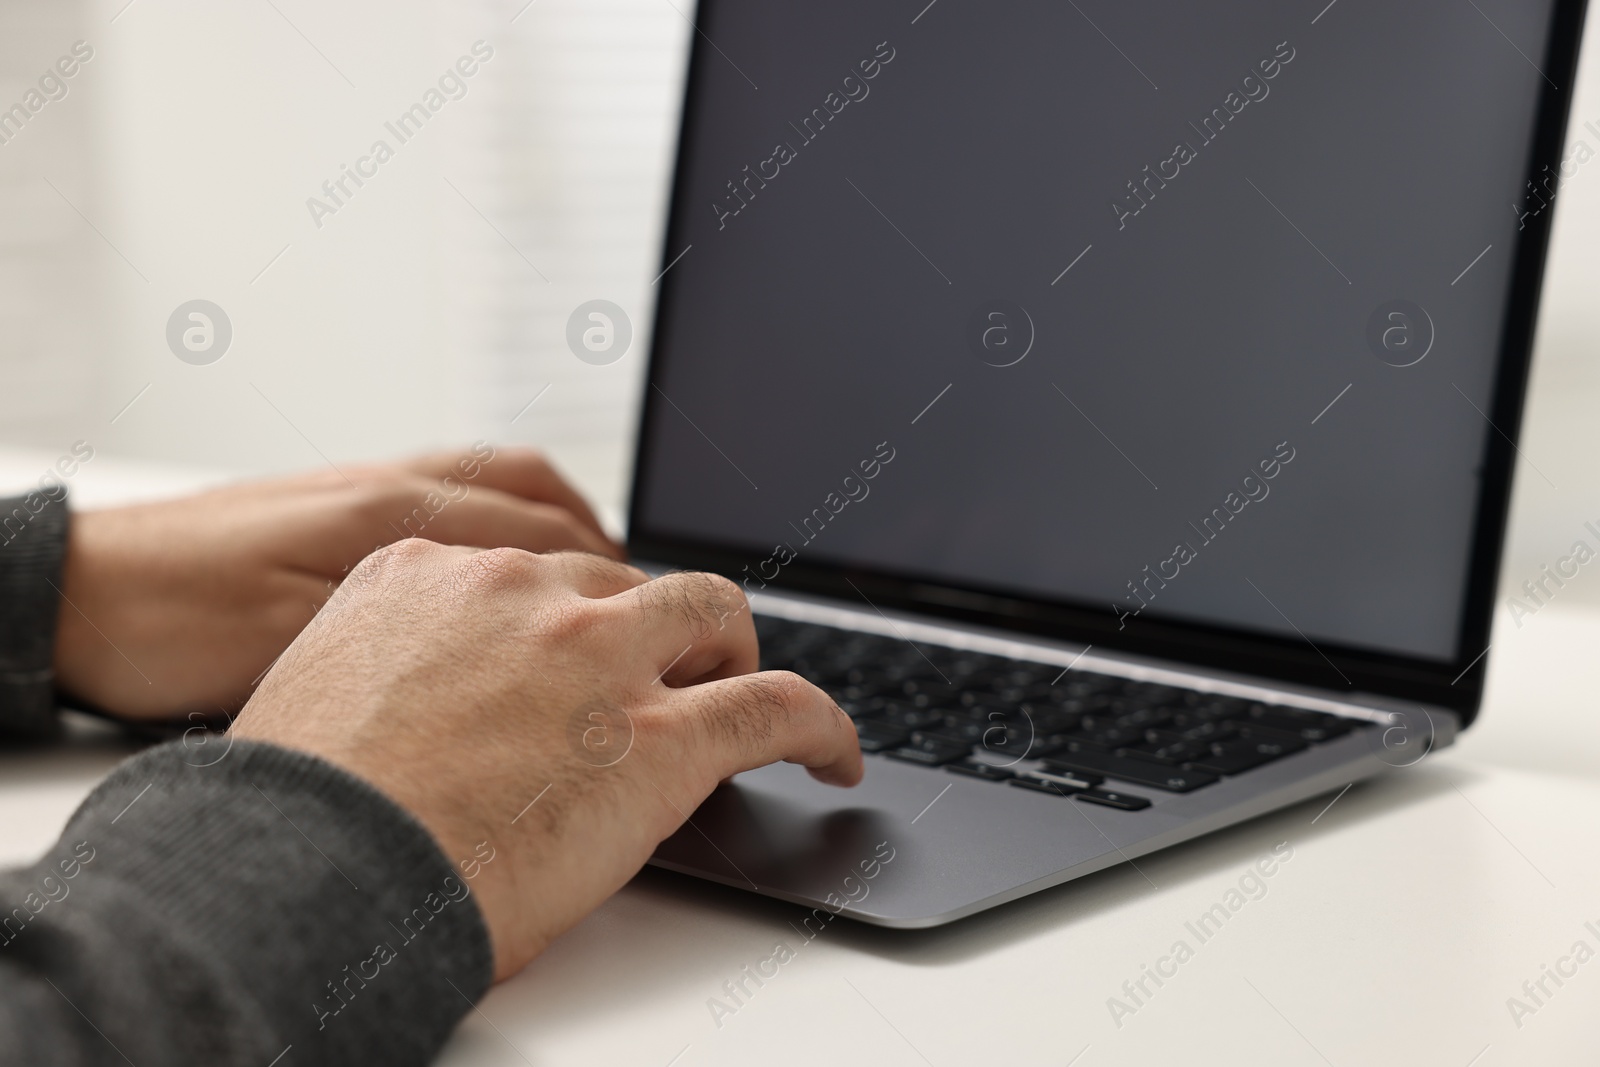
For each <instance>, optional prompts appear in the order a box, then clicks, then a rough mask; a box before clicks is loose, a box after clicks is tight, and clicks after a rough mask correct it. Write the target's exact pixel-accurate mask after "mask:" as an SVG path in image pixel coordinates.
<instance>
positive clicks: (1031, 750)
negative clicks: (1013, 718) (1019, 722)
mask: <svg viewBox="0 0 1600 1067" xmlns="http://www.w3.org/2000/svg"><path fill="white" fill-rule="evenodd" d="M1066 744H1067V739H1066V738H1065V737H1062V736H1060V735H1050V736H1043V737H1041V736H1038V735H1030V734H1029V732H1028V731H1027V729H1022V730H1006V731H1005V732H1003V733H1002V732H998V731H996V732H994V733H990V734H986V735H985V736H984V738H983V741H982V742H981V743H980V746H979V747H981V748H982V749H983V750H984V751H986V752H992V753H994V754H995V755H996V756H1005V757H1006V758H1008V759H1039V758H1041V757H1044V756H1049V755H1051V754H1053V753H1056V752H1059V751H1060V750H1061V749H1063V748H1065V747H1066Z"/></svg>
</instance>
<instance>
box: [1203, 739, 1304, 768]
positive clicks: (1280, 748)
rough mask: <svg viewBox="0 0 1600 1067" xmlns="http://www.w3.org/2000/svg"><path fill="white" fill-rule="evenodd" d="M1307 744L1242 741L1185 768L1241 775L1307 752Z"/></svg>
mask: <svg viewBox="0 0 1600 1067" xmlns="http://www.w3.org/2000/svg"><path fill="white" fill-rule="evenodd" d="M1305 747H1306V745H1305V742H1304V741H1294V740H1290V741H1263V740H1259V739H1257V740H1241V741H1221V742H1218V743H1217V744H1214V745H1212V746H1211V753H1210V754H1209V755H1205V756H1199V757H1196V758H1195V759H1193V760H1191V761H1189V762H1188V763H1186V764H1184V766H1186V767H1193V768H1195V769H1196V770H1201V771H1206V772H1208V773H1210V774H1242V773H1244V772H1245V771H1248V770H1252V769H1253V768H1256V767H1259V766H1261V765H1262V764H1263V763H1271V762H1272V761H1273V760H1275V759H1281V758H1282V757H1284V756H1288V755H1291V754H1293V753H1295V752H1301V751H1303V750H1304V749H1305Z"/></svg>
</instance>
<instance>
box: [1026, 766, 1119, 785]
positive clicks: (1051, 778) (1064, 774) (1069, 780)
mask: <svg viewBox="0 0 1600 1067" xmlns="http://www.w3.org/2000/svg"><path fill="white" fill-rule="evenodd" d="M1017 777H1019V778H1038V779H1039V780H1041V781H1045V782H1055V783H1056V784H1057V785H1061V786H1066V787H1068V788H1071V789H1093V788H1094V787H1095V786H1097V785H1099V784H1100V783H1101V782H1104V781H1105V778H1104V777H1103V776H1101V775H1098V774H1079V773H1078V772H1077V771H1056V770H1049V769H1047V770H1042V771H1029V772H1027V773H1025V774H1019V775H1018V776H1017Z"/></svg>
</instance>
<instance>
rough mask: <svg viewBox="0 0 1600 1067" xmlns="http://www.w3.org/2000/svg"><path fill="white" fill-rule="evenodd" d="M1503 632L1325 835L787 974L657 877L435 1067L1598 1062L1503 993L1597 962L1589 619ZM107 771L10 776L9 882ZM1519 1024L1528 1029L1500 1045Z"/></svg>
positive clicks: (1117, 872) (104, 743)
mask: <svg viewBox="0 0 1600 1067" xmlns="http://www.w3.org/2000/svg"><path fill="white" fill-rule="evenodd" d="M31 459H32V457H27V458H26V461H25V462H23V469H26V464H27V463H28V462H31ZM96 462H97V463H98V462H100V461H98V460H97V461H96ZM6 469H7V464H6V462H3V461H0V473H3V472H4V471H5V470H6ZM90 470H91V471H98V472H104V473H103V474H100V473H94V474H92V475H91V477H90V480H89V481H88V482H87V483H85V484H84V485H83V486H80V487H78V488H79V491H80V499H90V500H106V499H110V498H113V497H116V496H131V495H147V494H149V493H152V492H159V491H167V490H170V489H172V488H174V487H176V486H177V485H178V484H180V483H182V482H183V481H184V478H185V477H189V476H179V475H174V474H171V473H170V472H168V473H165V474H163V473H160V472H151V471H145V470H142V469H140V468H136V467H124V466H119V465H117V464H115V463H106V464H102V465H101V466H100V467H99V468H93V467H91V468H90ZM95 479H99V481H96V480H95ZM1504 620H1505V613H1504V612H1502V613H1501V621H1502V624H1501V625H1500V627H1499V629H1498V631H1497V633H1496V636H1495V642H1494V645H1493V651H1492V652H1491V654H1490V679H1491V683H1490V695H1489V699H1488V701H1487V704H1486V707H1485V709H1484V715H1483V719H1482V721H1481V723H1480V725H1478V726H1476V727H1474V728H1473V729H1472V730H1470V731H1468V732H1467V734H1466V735H1465V737H1464V738H1463V740H1462V741H1461V743H1460V744H1459V745H1458V746H1457V747H1456V748H1454V749H1452V750H1447V751H1444V752H1442V753H1439V754H1436V755H1434V756H1431V757H1429V758H1427V759H1426V760H1424V761H1423V762H1422V763H1420V764H1419V765H1417V766H1415V767H1412V768H1409V769H1406V770H1402V771H1396V772H1394V773H1392V774H1390V775H1388V776H1387V777H1386V778H1383V779H1380V780H1377V781H1373V782H1370V783H1367V784H1363V785H1359V786H1356V787H1354V788H1352V789H1351V790H1350V791H1349V792H1348V793H1346V794H1345V795H1343V796H1342V797H1340V798H1339V799H1338V800H1337V802H1336V803H1334V804H1333V805H1332V807H1331V808H1327V809H1326V810H1324V808H1325V805H1327V803H1328V800H1329V799H1331V798H1323V799H1320V800H1317V801H1314V802H1309V803H1307V804H1303V805H1301V806H1299V807H1296V808H1292V809H1290V810H1287V811H1284V812H1281V813H1278V814H1276V815H1272V816H1269V817H1267V818H1264V819H1261V820H1259V821H1257V822H1254V823H1251V824H1248V825H1245V826H1242V827H1237V828H1234V829H1232V830H1229V831H1227V832H1224V833H1222V834H1218V835H1216V836H1213V837H1211V838H1208V839H1204V840H1201V841H1198V842H1195V843H1191V844H1189V845H1185V846H1182V847H1180V848H1177V849H1173V850H1170V851H1168V852H1165V853H1159V854H1157V855H1154V856H1150V857H1147V858H1145V859H1142V860H1140V861H1139V870H1134V869H1133V868H1131V867H1127V866H1123V867H1119V868H1114V869H1112V870H1110V871H1107V872H1104V873H1102V874H1100V875H1097V876H1094V877H1091V878H1087V879H1084V880H1082V881H1080V882H1078V883H1076V884H1073V885H1069V886H1065V887H1061V888H1059V889H1056V890H1053V891H1050V892H1047V893H1043V894H1039V895H1037V896H1035V897H1032V898H1029V899H1027V900H1025V901H1022V902H1019V903H1017V904H1014V905H1011V906H1009V907H1005V908H1002V909H999V910H997V911H993V912H989V913H987V914H984V915H980V916H978V917H976V918H973V919H969V920H967V921H965V922H962V923H958V924H956V925H954V926H951V927H946V928H944V929H938V930H931V931H921V932H903V931H886V930H878V929H871V928H867V927H862V926H857V925H853V924H851V923H848V922H843V921H839V922H835V923H833V924H832V925H830V926H829V927H828V928H827V929H826V930H825V931H824V932H823V933H822V934H820V935H819V936H817V938H816V939H815V940H814V941H812V942H809V943H806V944H804V945H803V946H802V943H801V939H800V937H799V936H798V935H797V934H796V932H795V930H794V929H793V928H792V927H791V926H790V925H789V924H790V923H791V922H795V923H798V921H799V916H800V915H801V914H802V913H801V911H800V909H798V908H795V907H791V906H788V905H783V904H779V903H776V902H773V901H768V900H764V899H761V898H757V897H754V896H750V895H747V894H743V893H740V892H737V891H734V890H730V889H724V888H720V887H714V886H710V885H706V884H703V883H699V882H696V881H694V880H692V879H688V878H683V877H679V876H675V875H668V874H665V873H661V872H653V871H647V872H646V873H644V874H643V875H641V876H640V877H639V878H638V879H637V880H635V882H634V883H633V884H631V885H629V886H628V887H627V888H626V889H624V890H623V891H622V892H621V893H619V894H618V895H617V896H616V897H615V898H613V899H612V900H611V901H609V902H608V903H607V904H606V905H604V906H603V907H602V908H601V909H600V910H599V911H597V912H596V913H595V914H594V915H593V916H591V917H590V918H589V919H588V920H587V921H585V922H584V923H583V924H581V925H580V926H579V927H578V928H577V929H575V930H574V931H572V932H571V933H570V934H568V935H567V936H566V937H565V938H563V939H562V940H561V941H560V942H558V943H557V944H556V945H555V946H554V947H553V948H551V950H550V951H549V952H547V953H546V954H545V955H544V956H543V957H542V958H540V959H539V960H537V961H535V963H534V964H533V965H532V966H531V967H529V968H528V969H527V970H526V971H525V972H524V973H523V974H521V975H519V976H518V977H517V978H515V979H513V980H512V981H510V982H507V983H506V984H504V985H503V986H501V987H499V988H497V989H495V990H494V991H493V992H491V993H490V995H489V996H488V997H487V998H486V999H485V1000H484V1001H483V1003H482V1005H481V1008H480V1010H479V1012H477V1013H474V1014H473V1015H471V1016H469V1017H468V1018H467V1020H466V1021H465V1022H464V1023H463V1025H462V1026H461V1029H460V1031H459V1032H458V1033H457V1035H456V1037H455V1039H454V1041H453V1042H452V1043H451V1044H450V1046H449V1047H448V1049H447V1050H446V1052H445V1054H444V1056H443V1058H442V1060H441V1062H442V1063H443V1064H447V1065H455V1067H460V1065H467V1064H474V1065H477V1064H506V1065H513V1064H524V1063H533V1064H538V1065H540V1067H545V1065H556V1064H582V1065H585V1067H589V1065H611V1064H638V1065H643V1067H667V1065H668V1064H673V1065H674V1067H706V1065H711V1064H749V1063H759V1064H761V1065H763V1067H780V1065H787V1064H795V1065H807V1067H811V1065H815V1064H819V1063H832V1064H842V1065H854V1064H870V1065H872V1067H891V1065H898V1064H904V1065H907V1067H912V1065H917V1064H923V1063H925V1062H926V1063H928V1064H933V1065H936V1067H947V1065H948V1067H956V1065H965V1064H976V1063H985V1064H987V1063H1016V1064H1052V1065H1057V1067H1061V1065H1066V1064H1069V1063H1075V1064H1076V1065H1077V1067H1103V1065H1111V1064H1128V1065H1135V1064H1137V1065H1149V1064H1165V1063H1172V1064H1213V1063H1215V1064H1224V1063H1226V1064H1237V1063H1263V1064H1273V1065H1278V1064H1283V1065H1297V1064H1306V1065H1318V1064H1324V1063H1331V1064H1334V1065H1337V1067H1346V1065H1349V1067H1368V1065H1374V1064H1389V1063H1393V1064H1404V1065H1406V1067H1413V1065H1419V1064H1430V1065H1431V1064H1438V1065H1443V1067H1467V1065H1468V1064H1472V1065H1474V1067H1496V1065H1503V1064H1535V1063H1536V1064H1567V1063H1585V1064H1587V1063H1593V1062H1595V1061H1596V1052H1595V1047H1596V1043H1597V1038H1600V1014H1597V1010H1596V1009H1597V1007H1600V957H1597V958H1596V959H1593V960H1588V961H1587V962H1585V963H1584V964H1583V965H1581V966H1578V967H1577V968H1576V974H1575V975H1573V976H1572V977H1569V978H1564V979H1563V982H1564V985H1562V986H1559V987H1558V986H1557V985H1556V984H1555V983H1554V982H1553V981H1551V980H1550V979H1548V978H1547V979H1545V984H1546V988H1547V989H1548V990H1549V991H1550V993H1551V994H1552V995H1550V996H1548V997H1544V996H1542V995H1541V999H1542V1000H1543V1004H1542V1005H1538V1004H1535V1003H1534V1002H1533V1001H1532V1000H1531V999H1530V998H1528V997H1527V995H1526V994H1525V993H1524V992H1523V989H1522V986H1523V983H1524V981H1529V980H1531V981H1534V982H1537V981H1538V980H1539V979H1540V977H1541V967H1542V965H1546V964H1548V965H1551V966H1554V965H1556V964H1557V962H1558V960H1559V959H1560V958H1561V957H1563V956H1564V955H1566V954H1567V953H1568V952H1569V951H1570V950H1571V948H1572V946H1573V944H1574V942H1576V941H1579V940H1583V941H1585V942H1587V943H1588V945H1589V947H1590V949H1592V950H1594V951H1596V952H1597V953H1600V934H1597V933H1596V932H1595V931H1600V894H1597V893H1596V892H1595V889H1596V888H1597V887H1600V854H1597V851H1596V849H1595V847H1594V845H1595V832H1594V830H1595V828H1596V827H1597V826H1600V782H1597V780H1596V769H1597V768H1600V716H1596V715H1595V714H1593V712H1592V706H1593V704H1594V693H1595V691H1596V689H1597V688H1600V670H1597V669H1596V667H1595V663H1596V659H1597V653H1600V611H1596V610H1592V609H1589V608H1585V607H1581V606H1578V605H1575V604H1570V603H1568V604H1563V603H1554V604H1551V605H1550V606H1548V607H1546V608H1544V609H1543V610H1541V611H1540V612H1539V613H1538V614H1537V615H1535V616H1533V617H1531V618H1528V619H1525V620H1524V624H1523V626H1522V627H1521V628H1520V629H1519V628H1516V627H1514V626H1511V625H1508V624H1505V623H1504ZM127 751H129V749H128V746H127V745H126V744H125V743H123V742H120V741H119V740H117V739H115V738H112V737H108V736H107V735H105V734H104V733H102V732H96V731H93V730H88V731H83V732H82V733H81V736H79V737H78V738H76V739H75V740H74V741H73V742H72V743H70V744H68V745H65V746H63V747H60V748H55V749H49V750H35V751H23V752H10V753H0V864H7V865H9V864H15V863H21V862H25V861H28V860H30V859H32V858H33V857H35V856H36V855H37V854H38V853H39V852H40V851H42V850H43V849H44V848H45V847H46V845H47V844H48V843H49V842H50V841H52V840H53V839H54V838H55V836H56V834H57V833H58V831H59V829H60V827H61V825H62V824H63V823H64V822H65V820H66V818H67V816H68V815H69V814H70V812H71V811H72V809H73V807H74V806H75V805H76V804H77V803H78V801H79V800H80V799H81V798H82V797H83V796H84V795H85V794H86V793H87V792H88V790H89V789H90V788H91V787H92V786H93V784H94V782H95V781H96V780H97V779H98V778H99V777H100V776H101V775H103V774H104V773H105V772H106V771H107V770H109V769H110V768H111V767H112V766H113V765H114V764H115V763H116V762H117V760H118V759H120V758H121V757H122V756H123V755H124V754H125V753H126V752H127ZM905 814H906V818H907V819H908V820H909V819H910V818H911V817H912V816H914V815H915V814H916V812H912V811H908V812H906V813H905ZM1279 842H1288V843H1289V844H1290V845H1291V846H1292V847H1293V849H1294V854H1293V858H1292V859H1291V860H1290V861H1289V862H1287V863H1286V864H1283V865H1282V866H1281V867H1280V868H1279V869H1278V871H1277V873H1275V874H1274V875H1273V876H1272V878H1270V879H1269V880H1267V882H1266V887H1267V892H1266V894H1265V896H1263V897H1261V898H1260V899H1259V900H1252V901H1250V902H1248V903H1247V904H1246V905H1245V906H1244V907H1242V908H1241V909H1240V910H1239V911H1238V912H1237V913H1236V914H1235V915H1233V917H1232V918H1231V919H1230V920H1229V921H1228V922H1227V924H1226V925H1225V926H1224V927H1223V928H1222V929H1221V930H1220V931H1219V932H1217V933H1216V934H1215V935H1214V936H1212V937H1211V938H1210V939H1209V940H1207V941H1206V942H1205V943H1203V944H1202V943H1200V942H1199V940H1198V939H1197V938H1196V937H1195V936H1194V935H1193V934H1192V933H1191V932H1190V931H1188V930H1187V928H1186V926H1185V923H1186V922H1192V921H1194V920H1196V919H1197V918H1198V917H1199V916H1200V914H1201V913H1203V912H1205V911H1206V910H1207V909H1209V908H1210V907H1211V906H1212V905H1213V904H1215V903H1217V902H1219V901H1221V900H1222V899H1223V896H1224V894H1225V893H1226V891H1227V890H1228V889H1229V888H1230V887H1232V886H1234V885H1235V884H1236V883H1237V881H1238V879H1239V878H1240V876H1241V875H1243V874H1244V873H1245V871H1246V869H1247V867H1248V866H1249V865H1250V864H1251V863H1252V862H1253V861H1254V860H1255V859H1256V858H1258V857H1259V856H1260V855H1262V854H1263V853H1265V852H1267V851H1268V850H1269V849H1271V848H1272V846H1274V845H1275V844H1277V843H1279ZM1140 871H1142V872H1143V873H1142V874H1141V873H1140ZM1147 876H1148V881H1147V880H1146V877H1147ZM1586 922H1593V923H1594V924H1595V931H1591V930H1589V929H1587V928H1586V927H1585V923H1586ZM1180 939H1181V940H1185V941H1187V942H1188V943H1189V945H1190V947H1191V948H1192V949H1193V957H1192V958H1190V959H1188V960H1186V961H1185V962H1183V963H1182V964H1181V965H1179V966H1178V967H1177V971H1176V974H1175V975H1174V976H1172V977H1170V978H1166V979H1163V982H1164V984H1163V985H1162V986H1161V987H1159V988H1157V987H1156V986H1155V985H1154V983H1153V982H1152V981H1151V980H1149V979H1146V980H1145V983H1146V988H1147V989H1148V990H1149V991H1150V992H1151V994H1152V995H1150V996H1149V997H1148V998H1143V997H1142V998H1141V999H1143V1000H1144V1003H1143V1004H1142V1005H1140V1006H1138V1007H1137V1010H1136V1011H1135V1013H1134V1014H1132V1015H1126V1016H1124V1017H1123V1018H1122V1019H1121V1020H1120V1022H1121V1026H1120V1027H1119V1026H1118V1025H1117V1024H1116V1022H1114V1021H1113V1018H1112V1014H1111V1011H1110V1010H1109V1008H1108V1004H1107V1002H1108V998H1111V997H1113V996H1116V997H1119V998H1122V999H1123V1000H1124V1001H1125V1003H1127V1004H1129V1005H1130V1006H1132V1005H1133V1001H1132V1000H1131V998H1128V997H1127V995H1126V994H1125V993H1124V992H1123V990H1122V985H1123V983H1124V982H1125V981H1137V980H1138V979H1139V978H1140V977H1141V974H1142V967H1143V965H1145V964H1151V965H1154V964H1156V963H1157V961H1158V959H1159V958H1160V957H1162V956H1165V955H1166V954H1167V953H1168V952H1169V950H1170V949H1171V947H1172V945H1173V943H1174V942H1175V941H1177V940H1180ZM778 941H785V942H787V943H788V944H789V945H790V946H791V947H792V948H794V949H795V950H796V951H797V956H796V958H795V959H794V960H793V961H791V962H789V963H788V964H786V965H784V966H783V967H782V968H781V969H780V970H779V973H778V975H777V977H775V978H772V979H770V980H768V981H767V982H766V984H765V985H764V986H763V987H761V988H760V989H758V990H756V991H755V992H754V995H753V996H751V997H750V998H749V999H748V1000H747V1001H746V1003H745V1004H744V1005H743V1006H742V1007H740V1008H739V1009H738V1010H737V1012H736V1013H735V1014H733V1015H731V1016H725V1017H723V1018H722V1020H721V1026H720V1027H719V1026H718V1025H717V1022H716V1021H714V1019H713V1016H712V1012H711V1010H710V1009H709V1007H708V1000H709V999H710V998H712V997H725V994H723V991H722V985H723V983H724V982H725V981H727V980H729V979H732V978H737V977H738V975H739V972H740V970H741V968H743V967H744V966H745V965H747V964H754V963H755V961H757V960H759V959H762V958H764V957H766V956H768V955H770V954H771V952H772V949H773V946H774V944H775V943H776V942H778ZM1564 966H1565V967H1566V968H1567V969H1568V970H1571V969H1572V967H1573V964H1571V963H1568V964H1565V965H1564ZM1167 969H1168V970H1170V969H1171V965H1170V964H1169V965H1167ZM752 988H753V987H752ZM1514 996H1515V997H1520V998H1522V999H1523V1000H1524V1001H1525V1002H1526V1003H1527V1004H1528V1006H1529V1007H1533V1008H1535V1009H1536V1010H1535V1011H1534V1012H1533V1013H1531V1014H1524V1015H1523V1016H1522V1017H1521V1019H1520V1023H1521V1025H1520V1027H1519V1026H1518V1025H1517V1022H1516V1021H1514V1020H1513V1018H1512V1015H1511V1012H1510V1010H1509V1009H1508V1006H1507V1000H1508V998H1511V997H1514ZM1075 1057H1077V1058H1076V1059H1075Z"/></svg>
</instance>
